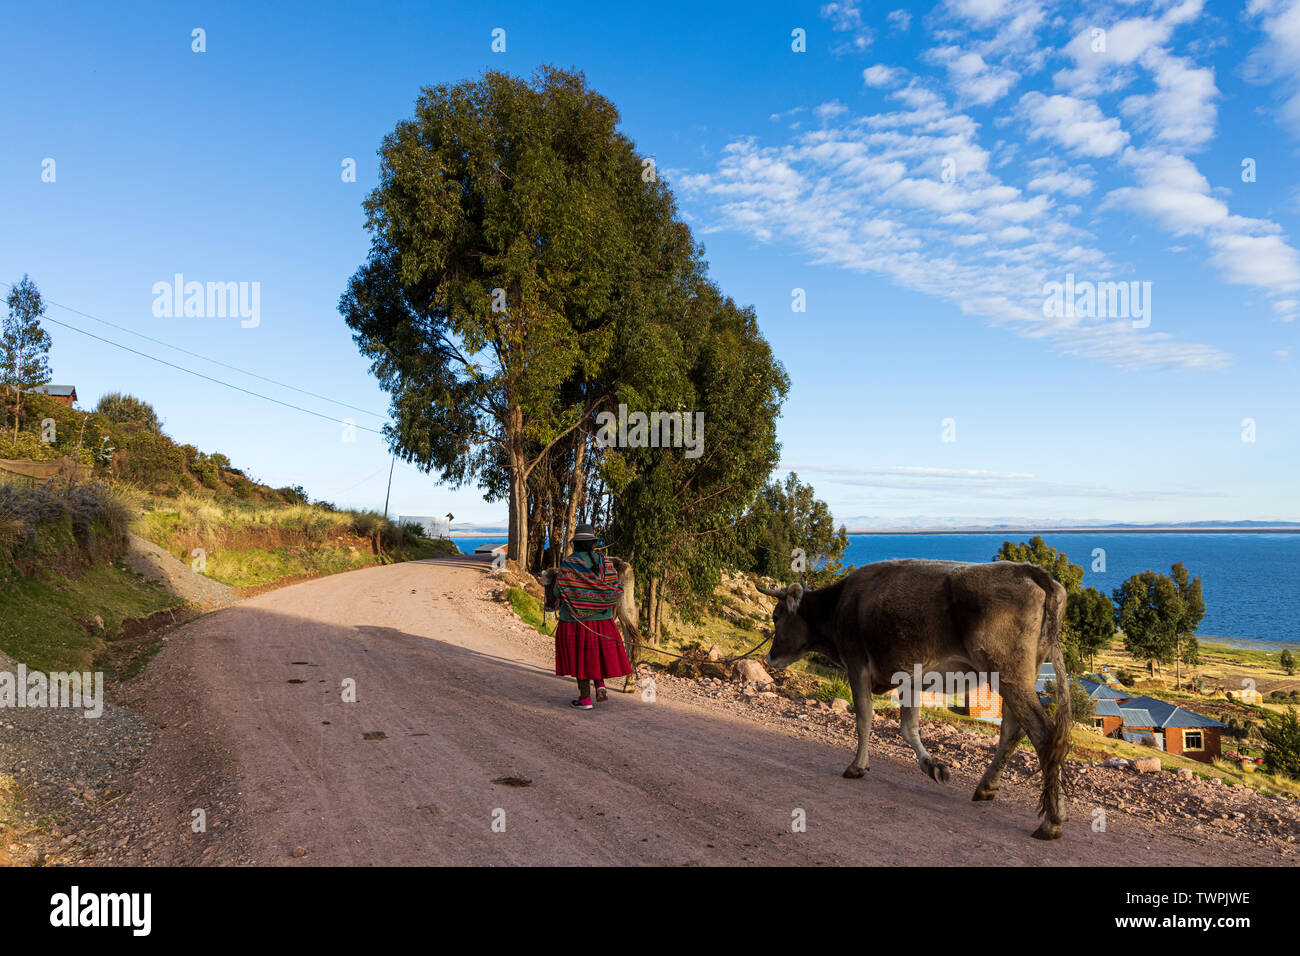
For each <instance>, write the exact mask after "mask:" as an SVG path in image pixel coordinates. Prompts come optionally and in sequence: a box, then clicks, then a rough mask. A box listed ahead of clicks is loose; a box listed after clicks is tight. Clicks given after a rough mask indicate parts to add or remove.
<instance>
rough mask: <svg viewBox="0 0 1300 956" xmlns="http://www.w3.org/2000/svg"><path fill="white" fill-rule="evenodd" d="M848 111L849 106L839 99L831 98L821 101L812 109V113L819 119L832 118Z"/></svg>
mask: <svg viewBox="0 0 1300 956" xmlns="http://www.w3.org/2000/svg"><path fill="white" fill-rule="evenodd" d="M848 111H849V108H848V107H847V106H845V105H844V104H843V103H841V102H840V101H839V100H831V101H830V102H829V103H823V104H822V105H821V106H819V107H817V108H816V109H815V110H813V115H815V116H816V117H817V118H818V119H819V120H822V121H826V120H832V119H834V118H835V117H837V116H839V115H840V114H841V113H847V112H848Z"/></svg>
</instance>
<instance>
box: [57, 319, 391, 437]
mask: <svg viewBox="0 0 1300 956" xmlns="http://www.w3.org/2000/svg"><path fill="white" fill-rule="evenodd" d="M44 318H45V321H47V322H53V323H54V324H55V325H61V326H63V328H65V329H71V330H72V331H73V332H80V333H81V334H82V335H85V336H89V337H90V338H92V339H96V340H97V341H100V342H103V343H104V344H106V345H111V346H113V347H114V348H119V349H122V350H123V351H125V352H130V353H132V354H133V355H138V356H140V357H141V358H147V359H149V360H150V361H152V362H157V363H158V364H160V365H166V366H167V367H168V368H174V369H176V370H177V371H180V372H185V373H187V374H189V375H194V376H196V377H198V378H201V379H205V380H206V381H209V382H215V383H216V384H217V385H224V386H225V387H226V388H231V389H234V390H235V391H236V392H243V393H244V394H245V395H251V396H253V397H254V398H260V399H262V400H263V401H267V402H273V403H275V404H276V405H282V406H284V407H285V408H291V409H293V410H294V411H297V412H303V413H304V414H307V415H313V416H315V417H316V418H323V419H324V420H325V421H327V422H334V424H336V425H351V426H352V427H353V428H359V429H361V430H362V431H365V432H370V433H371V434H374V435H384V432H382V431H380V430H379V429H377V428H367V427H366V426H365V425H358V424H356V423H355V422H350V421H345V420H343V419H340V418H331V417H330V416H329V415H325V414H323V413H321V412H317V411H313V410H312V409H310V408H303V407H302V406H301V405H294V404H293V403H292V402H285V401H281V400H280V399H278V398H272V397H271V396H270V395H263V394H262V393H261V392H254V391H252V390H251V389H247V388H243V387H241V386H239V385H235V384H233V383H232V382H227V381H223V380H222V379H219V378H213V377H212V376H211V375H204V374H203V373H202V372H196V371H194V369H192V368H186V367H185V366H183V365H177V364H176V363H174V362H169V361H167V360H166V359H161V358H158V356H156V355H150V354H149V353H147V352H141V351H140V350H139V349H133V348H131V347H130V346H129V345H123V344H122V343H121V342H114V341H113V340H111V339H106V338H104V337H103V336H101V335H96V334H95V333H94V332H87V331H86V330H85V329H79V328H77V327H76V326H75V325H69V324H68V323H67V322H60V321H59V320H58V319H54V318H51V317H50V316H48V315H47V316H45V317H44ZM200 357H201V356H200Z"/></svg>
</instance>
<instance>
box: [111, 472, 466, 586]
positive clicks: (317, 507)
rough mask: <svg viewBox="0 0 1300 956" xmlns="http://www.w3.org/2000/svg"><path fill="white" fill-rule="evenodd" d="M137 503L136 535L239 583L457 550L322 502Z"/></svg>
mask: <svg viewBox="0 0 1300 956" xmlns="http://www.w3.org/2000/svg"><path fill="white" fill-rule="evenodd" d="M140 507H141V517H140V518H139V520H138V521H137V522H136V524H135V526H134V530H135V533H136V534H138V535H140V536H141V537H143V538H147V539H148V540H150V541H152V542H154V543H155V544H157V545H158V546H159V547H161V548H163V549H164V550H166V551H168V552H169V553H171V554H172V555H174V556H175V557H177V558H178V559H180V560H181V561H184V562H185V563H187V564H190V565H191V566H195V565H196V564H197V568H196V569H197V570H201V571H202V573H204V574H206V575H208V576H209V577H211V578H214V579H216V580H218V581H221V582H222V583H224V584H229V585H231V586H233V587H239V588H250V587H264V586H266V585H272V584H276V583H278V582H280V581H284V580H286V579H288V578H296V577H302V576H305V575H319V574H333V573H335V572H338V571H349V570H352V569H354V568H360V567H366V566H368V565H372V564H388V563H391V562H393V561H409V560H414V559H417V558H427V557H435V556H437V555H442V554H455V553H456V548H455V545H453V544H452V543H451V542H450V541H445V540H430V539H428V538H425V537H424V536H423V535H422V534H421V533H420V531H419V529H418V528H417V527H416V526H414V525H397V524H395V523H393V522H392V521H388V520H386V519H385V518H383V517H382V516H381V515H378V514H375V513H374V512H365V511H360V512H359V511H340V510H337V509H335V508H334V507H333V506H332V505H328V504H303V503H299V504H293V505H287V504H276V503H274V502H254V501H248V500H240V499H237V498H233V497H229V496H228V497H225V498H217V497H215V496H211V495H196V494H185V495H179V496H175V497H154V496H149V495H141V496H140Z"/></svg>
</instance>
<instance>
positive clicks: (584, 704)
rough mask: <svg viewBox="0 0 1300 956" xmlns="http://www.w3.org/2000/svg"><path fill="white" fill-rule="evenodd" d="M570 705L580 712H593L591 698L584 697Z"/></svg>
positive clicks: (572, 701) (571, 702)
mask: <svg viewBox="0 0 1300 956" xmlns="http://www.w3.org/2000/svg"><path fill="white" fill-rule="evenodd" d="M569 705H570V706H571V707H576V708H578V710H591V698H590V697H582V698H579V699H578V700H571V701H569Z"/></svg>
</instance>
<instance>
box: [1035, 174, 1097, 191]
mask: <svg viewBox="0 0 1300 956" xmlns="http://www.w3.org/2000/svg"><path fill="white" fill-rule="evenodd" d="M1095 185H1096V184H1095V183H1094V182H1093V181H1092V180H1091V179H1089V178H1087V177H1086V176H1078V175H1075V174H1074V173H1071V172H1059V173H1048V174H1045V175H1042V176H1037V177H1035V178H1034V179H1031V180H1030V181H1029V185H1028V186H1026V187H1025V188H1026V189H1028V190H1029V191H1030V192H1036V193H1038V192H1042V193H1060V194H1061V195H1063V196H1086V195H1088V193H1090V192H1092V190H1093V187H1094V186H1095Z"/></svg>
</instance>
